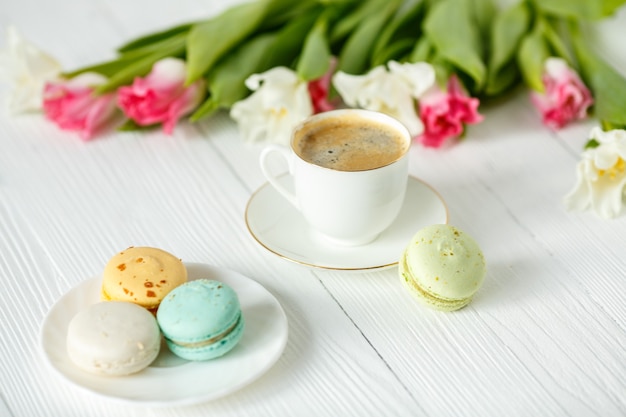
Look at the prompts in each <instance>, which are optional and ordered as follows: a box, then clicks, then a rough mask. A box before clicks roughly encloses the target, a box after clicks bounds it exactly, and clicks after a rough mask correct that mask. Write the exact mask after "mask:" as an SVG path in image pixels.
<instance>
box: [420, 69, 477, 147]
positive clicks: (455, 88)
mask: <svg viewBox="0 0 626 417" xmlns="http://www.w3.org/2000/svg"><path fill="white" fill-rule="evenodd" d="M479 104H480V102H479V100H478V99H477V98H473V97H470V96H468V95H467V94H466V93H465V91H463V87H462V86H461V83H460V82H459V79H458V78H457V77H456V76H455V75H452V76H451V77H450V79H449V80H448V91H447V92H444V91H442V90H440V89H438V88H437V87H435V88H434V89H433V90H431V91H429V92H427V93H426V94H425V95H424V97H422V99H421V100H420V102H419V109H420V118H421V119H422V122H423V123H424V133H423V134H422V135H421V136H419V138H418V140H419V141H420V142H421V143H422V144H423V145H424V146H428V147H434V148H438V147H440V146H441V145H443V143H444V142H445V141H446V139H448V138H454V137H457V136H459V135H460V134H461V133H463V130H464V128H465V126H464V125H465V124H474V123H479V122H481V121H482V120H483V117H482V116H481V115H480V114H479V113H478V105H479Z"/></svg>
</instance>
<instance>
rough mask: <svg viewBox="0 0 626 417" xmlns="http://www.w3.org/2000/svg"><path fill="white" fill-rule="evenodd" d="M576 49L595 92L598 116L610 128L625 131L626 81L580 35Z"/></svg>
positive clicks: (584, 72)
mask: <svg viewBox="0 0 626 417" xmlns="http://www.w3.org/2000/svg"><path fill="white" fill-rule="evenodd" d="M574 50H575V53H576V57H577V58H578V62H579V63H580V67H581V70H582V76H583V78H584V79H585V81H586V82H587V83H588V85H589V86H590V88H591V90H592V91H593V96H594V112H595V116H596V117H597V118H598V119H599V120H601V121H602V124H603V126H605V127H607V128H613V129H614V128H620V129H624V128H626V78H624V77H623V76H622V75H621V74H620V73H619V72H617V71H616V70H615V69H614V68H613V67H611V66H610V65H609V64H607V63H606V62H605V61H604V60H602V59H601V58H600V57H598V56H597V55H596V54H595V53H594V52H593V51H592V50H591V48H589V47H588V46H587V44H586V43H585V42H584V40H583V39H582V38H581V37H580V36H575V37H574Z"/></svg>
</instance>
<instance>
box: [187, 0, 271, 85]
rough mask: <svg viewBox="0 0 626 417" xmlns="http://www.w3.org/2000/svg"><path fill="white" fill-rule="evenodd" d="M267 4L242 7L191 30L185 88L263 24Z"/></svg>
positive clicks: (259, 2)
mask: <svg viewBox="0 0 626 417" xmlns="http://www.w3.org/2000/svg"><path fill="white" fill-rule="evenodd" d="M266 9H267V2H265V1H257V2H252V3H243V4H240V5H237V6H234V7H232V8H230V9H227V10H226V11H225V12H223V13H222V14H220V15H218V16H216V17H214V18H213V19H210V20H207V21H204V22H202V23H198V24H196V25H194V26H193V28H192V29H191V31H190V32H189V35H188V38H187V84H191V83H192V82H194V81H195V80H197V79H198V78H201V77H202V76H203V75H204V74H207V73H208V72H209V71H210V70H211V69H212V68H213V66H214V65H215V64H216V63H217V62H218V60H219V59H220V58H222V57H223V56H224V55H225V54H226V53H227V52H228V51H230V50H231V49H232V48H233V47H235V46H237V45H238V44H239V43H240V42H241V41H243V40H244V39H245V38H246V37H248V36H249V35H251V34H252V33H253V32H254V31H255V30H256V29H257V28H258V26H259V25H260V23H261V22H262V21H263V18H264V16H265V13H266Z"/></svg>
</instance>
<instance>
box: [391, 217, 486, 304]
mask: <svg viewBox="0 0 626 417" xmlns="http://www.w3.org/2000/svg"><path fill="white" fill-rule="evenodd" d="M486 271H487V267H486V263H485V257H484V256H483V252H482V251H481V249H480V247H479V246H478V243H476V241H475V240H474V239H472V237H471V236H469V235H468V234H466V233H464V232H463V231H461V230H459V229H457V228H456V227H454V226H450V225H447V224H434V225H431V226H427V227H425V228H423V229H421V230H419V231H418V232H417V233H416V234H415V235H414V236H413V238H412V239H411V241H410V243H409V244H408V245H407V247H406V249H405V251H404V253H403V254H402V257H401V259H400V262H399V272H400V278H401V279H402V282H403V283H404V285H405V286H406V287H407V288H408V289H409V291H410V292H411V293H412V294H413V295H415V296H416V298H417V300H418V301H420V302H422V303H423V304H425V305H427V306H428V307H431V308H434V309H437V310H441V311H454V310H458V309H460V308H462V307H465V306H466V305H467V304H469V302H470V301H471V300H472V296H473V295H474V294H475V293H476V291H478V289H479V288H480V286H481V285H482V283H483V280H484V278H485V274H486Z"/></svg>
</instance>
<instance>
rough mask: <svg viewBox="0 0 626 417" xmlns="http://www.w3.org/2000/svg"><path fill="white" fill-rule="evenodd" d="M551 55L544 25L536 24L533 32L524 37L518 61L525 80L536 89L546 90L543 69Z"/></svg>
mask: <svg viewBox="0 0 626 417" xmlns="http://www.w3.org/2000/svg"><path fill="white" fill-rule="evenodd" d="M549 57H550V52H549V49H548V45H547V43H546V40H545V38H544V35H543V25H540V24H539V25H535V28H534V29H533V31H532V32H530V33H528V34H527V35H526V36H524V38H523V39H522V42H521V44H520V48H519V50H518V54H517V63H518V65H519V68H520V71H521V73H522V77H523V78H524V81H525V82H526V84H527V85H528V87H530V88H532V89H533V90H535V91H540V92H543V91H544V85H543V80H542V76H543V71H544V64H545V62H546V59H547V58H549Z"/></svg>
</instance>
